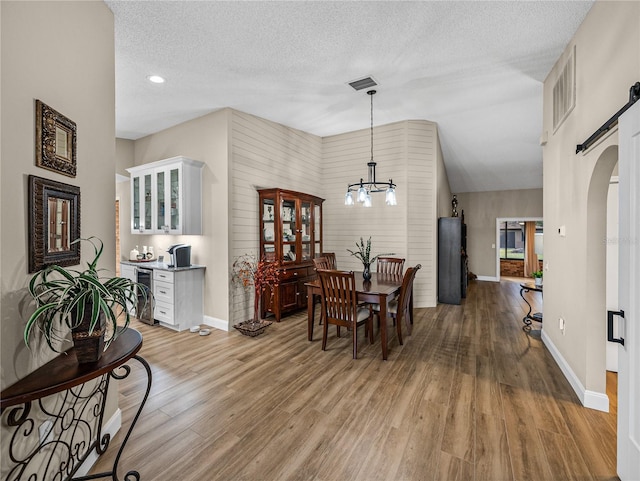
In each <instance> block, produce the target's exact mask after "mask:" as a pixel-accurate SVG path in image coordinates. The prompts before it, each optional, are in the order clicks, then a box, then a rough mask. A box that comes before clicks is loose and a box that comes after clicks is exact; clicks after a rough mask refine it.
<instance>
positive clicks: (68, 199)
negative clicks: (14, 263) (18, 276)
mask: <svg viewBox="0 0 640 481" xmlns="http://www.w3.org/2000/svg"><path fill="white" fill-rule="evenodd" d="M79 237H80V187H76V186H74V185H69V184H63V183H62V182H56V181H53V180H50V179H44V178H42V177H36V176H35V175H30V176H29V272H36V271H39V270H40V269H42V268H43V267H45V266H48V265H50V264H57V265H59V266H73V265H77V264H80V243H79V242H76V243H75V244H74V243H73V241H75V240H76V239H78V238H79Z"/></svg>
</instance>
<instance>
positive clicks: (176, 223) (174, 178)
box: [169, 167, 180, 230]
mask: <svg viewBox="0 0 640 481" xmlns="http://www.w3.org/2000/svg"><path fill="white" fill-rule="evenodd" d="M169 176H170V179H171V180H170V182H171V184H170V185H171V230H177V229H179V228H180V169H178V168H177V167H176V168H175V169H171V170H170V171H169Z"/></svg>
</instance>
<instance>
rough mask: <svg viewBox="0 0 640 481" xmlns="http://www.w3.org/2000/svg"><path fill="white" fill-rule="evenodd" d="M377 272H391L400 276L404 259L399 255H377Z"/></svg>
mask: <svg viewBox="0 0 640 481" xmlns="http://www.w3.org/2000/svg"><path fill="white" fill-rule="evenodd" d="M377 262H378V266H377V268H376V270H377V272H378V273H380V274H391V275H394V276H401V275H402V272H403V270H404V259H401V258H399V257H378V260H377Z"/></svg>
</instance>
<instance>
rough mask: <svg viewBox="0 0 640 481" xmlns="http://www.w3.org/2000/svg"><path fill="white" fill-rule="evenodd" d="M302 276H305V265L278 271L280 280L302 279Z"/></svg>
mask: <svg viewBox="0 0 640 481" xmlns="http://www.w3.org/2000/svg"><path fill="white" fill-rule="evenodd" d="M303 277H307V268H306V267H298V268H296V269H287V270H283V271H280V280H282V281H286V280H288V279H302V278H303Z"/></svg>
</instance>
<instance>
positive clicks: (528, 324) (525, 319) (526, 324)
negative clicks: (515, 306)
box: [520, 287, 532, 331]
mask: <svg viewBox="0 0 640 481" xmlns="http://www.w3.org/2000/svg"><path fill="white" fill-rule="evenodd" d="M525 292H529V289H527V288H525V287H522V288H521V289H520V297H522V299H523V300H524V302H526V304H527V306H528V307H529V312H527V315H526V316H524V317H523V318H522V322H523V323H524V326H522V329H523V330H525V331H529V330H531V324H532V323H531V304H529V301H527V298H526V297H524V293H525Z"/></svg>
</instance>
